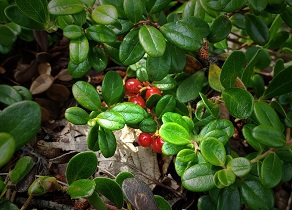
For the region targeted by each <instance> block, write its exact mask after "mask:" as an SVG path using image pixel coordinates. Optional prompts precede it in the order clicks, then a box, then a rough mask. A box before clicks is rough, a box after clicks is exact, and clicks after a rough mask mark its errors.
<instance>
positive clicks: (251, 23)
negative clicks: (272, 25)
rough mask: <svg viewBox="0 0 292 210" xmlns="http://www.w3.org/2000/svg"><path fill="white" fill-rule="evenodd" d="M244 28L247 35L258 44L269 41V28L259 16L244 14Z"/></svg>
mask: <svg viewBox="0 0 292 210" xmlns="http://www.w3.org/2000/svg"><path fill="white" fill-rule="evenodd" d="M245 30H246V33H247V34H248V35H249V37H250V38H251V39H252V40H253V41H254V42H255V43H256V44H258V45H262V46H263V45H265V44H267V43H268V41H269V28H268V26H267V25H266V24H265V22H264V21H263V20H262V19H260V18H259V17H257V16H255V15H252V14H247V15H245Z"/></svg>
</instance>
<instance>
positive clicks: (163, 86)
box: [152, 76, 176, 90]
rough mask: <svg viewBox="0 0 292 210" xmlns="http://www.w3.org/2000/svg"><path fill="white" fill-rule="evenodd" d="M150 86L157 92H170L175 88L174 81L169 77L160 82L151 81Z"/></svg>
mask: <svg viewBox="0 0 292 210" xmlns="http://www.w3.org/2000/svg"><path fill="white" fill-rule="evenodd" d="M152 85H153V86H154V87H157V88H158V89H159V90H171V89H173V88H175V87H176V81H175V79H174V78H173V77H171V76H166V77H164V78H163V79H162V80H159V81H153V82H152Z"/></svg>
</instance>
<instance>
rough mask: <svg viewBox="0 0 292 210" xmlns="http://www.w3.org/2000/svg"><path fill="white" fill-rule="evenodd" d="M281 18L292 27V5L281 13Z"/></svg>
mask: <svg viewBox="0 0 292 210" xmlns="http://www.w3.org/2000/svg"><path fill="white" fill-rule="evenodd" d="M280 15H281V18H282V19H283V21H284V22H285V23H286V24H287V25H288V26H289V27H290V28H292V21H291V17H292V8H291V7H286V8H285V10H284V11H283V12H282V13H281V14H280Z"/></svg>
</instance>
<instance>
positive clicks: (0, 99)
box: [0, 85, 22, 106]
mask: <svg viewBox="0 0 292 210" xmlns="http://www.w3.org/2000/svg"><path fill="white" fill-rule="evenodd" d="M19 101H22V96H21V94H20V93H19V92H18V91H17V90H16V89H14V88H13V87H11V86H9V85H0V103H2V104H4V105H6V106H9V105H12V104H14V103H16V102H19Z"/></svg>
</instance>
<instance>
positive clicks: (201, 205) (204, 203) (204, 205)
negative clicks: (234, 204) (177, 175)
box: [197, 195, 216, 210]
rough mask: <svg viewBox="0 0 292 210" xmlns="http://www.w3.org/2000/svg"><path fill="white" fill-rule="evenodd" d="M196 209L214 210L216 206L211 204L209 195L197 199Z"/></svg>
mask: <svg viewBox="0 0 292 210" xmlns="http://www.w3.org/2000/svg"><path fill="white" fill-rule="evenodd" d="M197 207H198V210H205V209H216V206H215V204H214V203H213V202H212V200H211V198H210V196H209V195H202V196H201V197H199V199H198V204H197Z"/></svg>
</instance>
